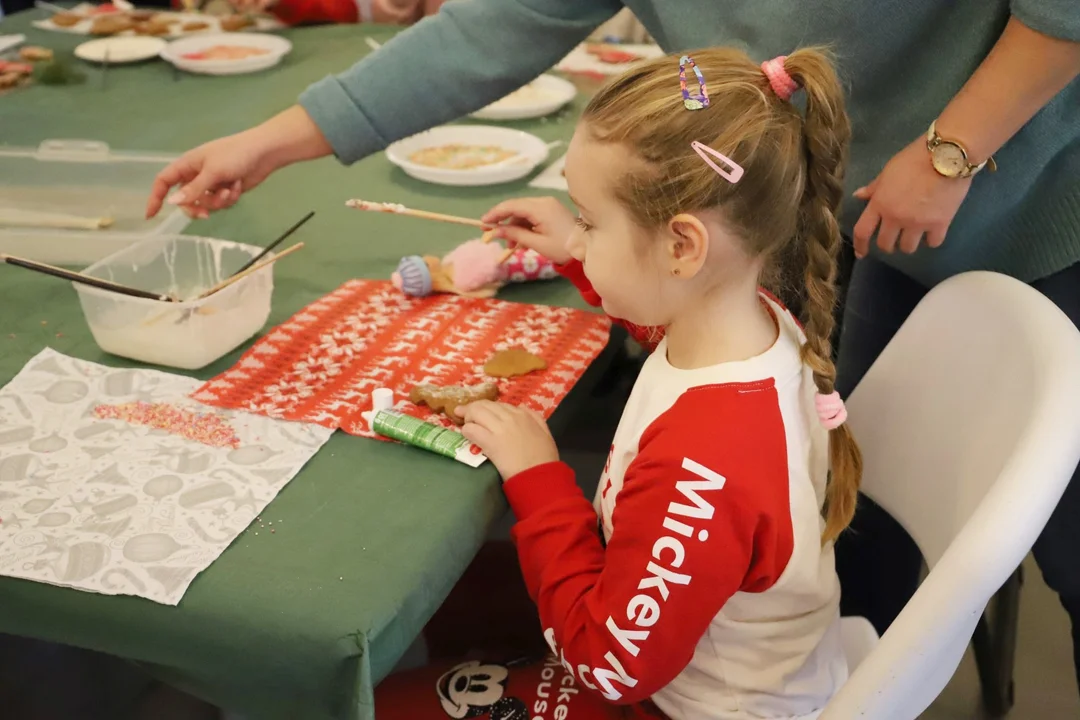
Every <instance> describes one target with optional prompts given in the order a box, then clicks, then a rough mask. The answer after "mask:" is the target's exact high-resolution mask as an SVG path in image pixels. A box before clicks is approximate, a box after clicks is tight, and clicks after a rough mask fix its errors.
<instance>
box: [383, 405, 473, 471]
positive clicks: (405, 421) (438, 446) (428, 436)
mask: <svg viewBox="0 0 1080 720" xmlns="http://www.w3.org/2000/svg"><path fill="white" fill-rule="evenodd" d="M371 427H372V429H373V430H374V431H375V432H376V433H378V434H379V435H382V436H384V437H388V438H391V439H393V440H397V441H399V442H403V443H405V444H406V445H413V446H414V447H418V448H423V449H424V450H430V451H431V452H433V453H438V454H439V455H445V456H446V457H450V458H454V459H455V460H457V461H458V462H462V463H465V464H466V465H469V466H471V467H480V466H481V465H483V464H484V461H486V460H487V458H486V457H484V455H482V454H481V453H480V451H479V449H478V448H476V447H475V446H474V445H473V444H472V443H471V442H469V441H468V440H466V439H465V436H464V435H462V434H461V433H459V432H455V431H454V430H449V429H447V428H444V427H442V426H441V425H436V424H434V423H429V422H424V421H423V420H417V419H416V418H414V417H412V416H410V415H405V414H404V413H399V412H396V411H394V410H380V411H379V412H377V413H376V414H375V417H374V419H373V421H372V423H371Z"/></svg>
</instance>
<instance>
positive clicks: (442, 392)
mask: <svg viewBox="0 0 1080 720" xmlns="http://www.w3.org/2000/svg"><path fill="white" fill-rule="evenodd" d="M498 399H499V388H497V387H495V384H494V383H484V384H483V385H451V386H448V387H440V386H438V385H417V386H416V387H414V388H413V389H412V392H410V393H409V400H410V401H412V402H413V403H415V404H417V405H427V406H428V407H429V408H431V409H432V410H433V411H435V412H437V413H442V414H443V415H445V416H446V417H448V418H450V420H452V421H453V422H454V423H455V424H457V425H461V424H463V423H464V420H462V419H461V417H460V416H459V415H458V414H457V409H458V408H459V407H461V406H462V405H468V404H469V403H474V402H478V401H480V400H498Z"/></svg>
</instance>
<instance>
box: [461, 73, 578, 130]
mask: <svg viewBox="0 0 1080 720" xmlns="http://www.w3.org/2000/svg"><path fill="white" fill-rule="evenodd" d="M576 95H577V88H575V87H574V85H573V84H572V83H570V82H569V81H567V80H563V79H562V78H559V77H555V76H554V75H541V76H540V77H538V78H536V79H535V80H533V81H532V82H531V83H529V84H528V85H526V86H525V87H523V88H521V89H520V90H515V91H514V92H512V93H510V94H509V95H507V96H506V97H504V98H502V99H501V100H497V101H496V102H493V103H492V104H490V105H488V106H487V107H486V108H484V109H483V110H478V111H477V112H474V113H473V114H472V117H474V118H477V119H478V120H525V119H527V118H538V117H544V116H546V115H550V114H551V113H553V112H555V111H556V110H559V109H560V108H562V107H564V106H565V105H566V104H567V103H568V102H570V101H571V100H573V99H574V97H575V96H576Z"/></svg>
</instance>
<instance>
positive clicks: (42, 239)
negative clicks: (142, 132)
mask: <svg viewBox="0 0 1080 720" xmlns="http://www.w3.org/2000/svg"><path fill="white" fill-rule="evenodd" d="M172 160H173V157H171V156H169V155H153V154H146V153H128V152H115V151H113V150H110V149H109V146H108V145H106V144H105V143H100V142H94V141H89V140H47V141H45V142H43V143H41V145H39V146H38V147H37V148H18V147H6V146H0V253H7V254H9V255H15V256H18V257H25V258H30V259H31V260H37V261H39V262H46V263H52V264H54V265H75V266H82V265H86V264H87V263H92V262H96V261H98V260H100V259H101V258H103V257H106V256H108V255H111V254H112V253H114V252H116V251H117V250H120V249H121V248H124V247H127V246H128V245H131V244H132V243H133V242H136V241H138V240H141V239H143V238H145V237H147V236H149V235H154V234H175V233H179V232H181V231H182V230H183V229H184V228H185V227H186V226H187V224H188V222H189V221H188V217H187V216H186V215H184V213H182V212H180V211H179V210H172V211H171V212H170V211H168V210H166V211H164V212H163V214H160V215H158V217H156V218H154V219H153V220H147V219H146V218H145V214H146V200H147V198H148V197H149V195H150V187H151V184H152V183H153V180H154V177H155V176H156V175H157V174H158V173H159V172H160V171H161V170H162V169H163V168H164V167H165V166H166V165H168V164H169V162H171V161H172ZM42 213H44V214H50V215H63V216H71V217H78V218H87V219H92V218H109V219H111V221H112V224H111V225H110V226H109V227H108V228H103V229H99V230H73V229H57V228H42V227H21V226H16V225H13V224H12V223H13V221H14V216H18V217H20V218H22V219H23V220H25V219H26V216H27V215H29V214H33V215H36V216H40V215H41V214H42ZM5 218H7V219H5Z"/></svg>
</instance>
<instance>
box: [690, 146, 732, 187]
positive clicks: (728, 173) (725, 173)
mask: <svg viewBox="0 0 1080 720" xmlns="http://www.w3.org/2000/svg"><path fill="white" fill-rule="evenodd" d="M690 147H692V148H694V152H696V153H697V154H698V155H700V156H701V159H702V160H704V161H705V162H706V164H708V166H709V167H711V168H712V169H713V170H715V171H716V174H717V175H719V176H720V177H722V178H724V179H725V180H727V181H728V182H729V183H731V184H732V185H734V184H735V183H737V182H739V180H741V179H742V176H743V168H742V165H740V164H739V163H737V162H735V161H734V160H732V159H731V158H729V157H728V156H727V155H722V154H720V153H718V152H716V151H715V150H713V149H712V148H711V147H709V146H708V145H706V144H705V143H702V142H698V141H697V140H695V141H694V142H692V143H690ZM710 155H711V156H712V157H709V156H710ZM713 158H716V159H717V160H719V161H720V162H722V163H724V165H726V166H727V167H723V168H722V167H720V166H719V165H717V164H716V162H715V161H714V160H713Z"/></svg>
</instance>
